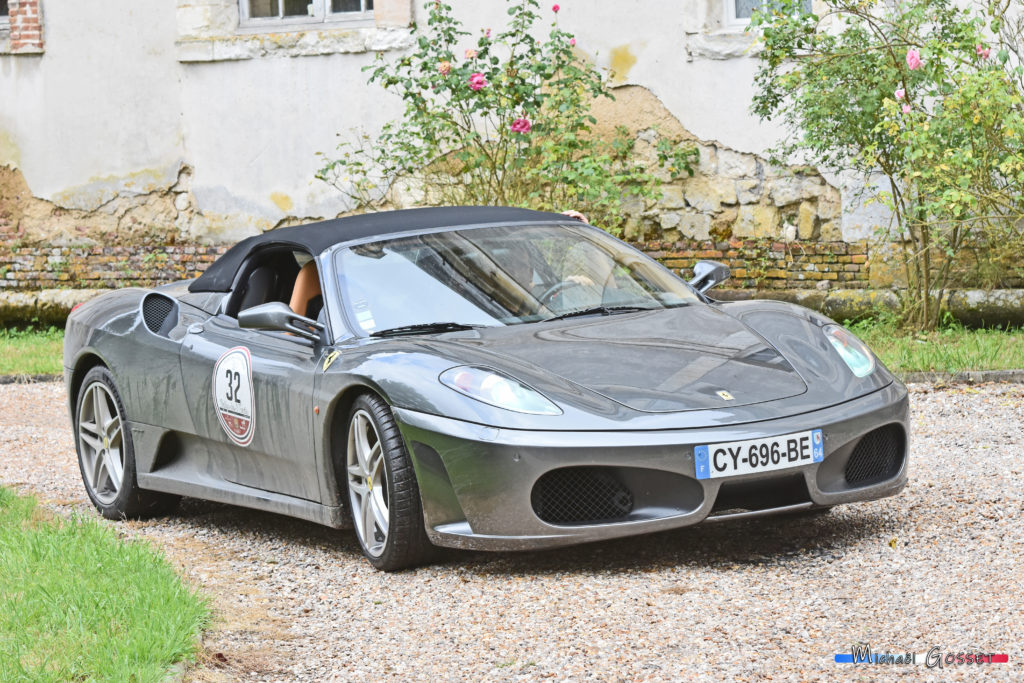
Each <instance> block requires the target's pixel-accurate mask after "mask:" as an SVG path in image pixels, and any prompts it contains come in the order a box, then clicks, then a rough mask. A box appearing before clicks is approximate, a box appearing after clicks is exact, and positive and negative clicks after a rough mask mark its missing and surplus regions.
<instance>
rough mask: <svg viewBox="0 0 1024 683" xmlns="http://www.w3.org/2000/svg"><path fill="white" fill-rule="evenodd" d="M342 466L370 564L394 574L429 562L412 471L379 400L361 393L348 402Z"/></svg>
mask: <svg viewBox="0 0 1024 683" xmlns="http://www.w3.org/2000/svg"><path fill="white" fill-rule="evenodd" d="M344 463H345V480H346V482H347V485H346V490H347V491H348V506H349V511H350V513H351V515H352V526H353V527H354V529H355V532H356V538H357V539H358V540H359V545H360V547H361V548H362V551H363V555H364V556H365V557H366V559H367V560H368V561H369V562H370V564H372V565H373V566H374V567H376V568H377V569H379V570H381V571H396V570H399V569H406V568H409V567H415V566H417V565H421V564H424V563H426V562H429V561H430V560H431V559H433V558H434V557H435V553H436V548H435V547H434V546H433V545H432V544H431V543H430V539H429V538H427V532H426V529H425V526H424V522H423V505H422V502H421V501H420V490H419V485H418V483H417V481H416V472H415V471H414V470H413V466H412V461H411V460H410V458H409V454H408V452H407V451H406V448H405V442H404V440H403V439H402V435H401V433H400V432H399V431H398V425H397V424H396V423H395V418H394V416H393V415H392V413H391V408H390V406H388V404H387V403H386V402H385V401H384V400H383V399H381V398H380V397H379V396H376V395H374V394H363V395H362V396H360V397H359V398H357V399H356V400H355V401H354V402H353V404H352V409H351V410H350V411H349V416H348V430H347V439H346V445H345V459H344ZM382 484H383V485H382Z"/></svg>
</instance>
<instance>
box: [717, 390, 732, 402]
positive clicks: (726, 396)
mask: <svg viewBox="0 0 1024 683" xmlns="http://www.w3.org/2000/svg"><path fill="white" fill-rule="evenodd" d="M717 393H718V396H719V398H721V399H722V400H723V401H733V400H735V399H734V397H733V395H732V394H730V393H729V392H728V391H726V390H725V389H722V390H721V391H719V392H717Z"/></svg>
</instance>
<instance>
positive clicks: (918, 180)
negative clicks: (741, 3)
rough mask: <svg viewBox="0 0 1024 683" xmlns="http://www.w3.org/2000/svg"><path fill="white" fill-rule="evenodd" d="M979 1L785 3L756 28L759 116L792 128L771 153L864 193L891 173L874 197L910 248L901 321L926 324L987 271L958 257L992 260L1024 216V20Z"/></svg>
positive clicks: (894, 236) (891, 231)
mask: <svg viewBox="0 0 1024 683" xmlns="http://www.w3.org/2000/svg"><path fill="white" fill-rule="evenodd" d="M982 4H983V5H984V6H985V7H984V11H982V12H978V11H976V10H971V9H964V8H962V7H961V6H960V5H962V3H957V2H954V0H905V1H903V2H899V3H878V2H863V1H861V0H824V2H823V5H824V6H825V9H826V10H827V11H826V12H823V13H822V14H821V16H822V17H823V19H821V20H819V19H818V18H816V17H812V16H811V15H809V14H807V13H802V12H800V11H799V7H797V6H796V5H795V4H794V2H793V0H784V1H783V0H780V2H779V7H780V11H779V12H773V13H771V14H765V13H758V15H757V16H756V17H755V19H754V21H753V22H752V23H753V24H754V25H756V26H758V27H760V30H761V32H762V42H763V44H764V50H763V51H762V53H761V55H760V58H761V66H760V68H759V72H758V75H757V80H756V83H757V87H758V93H757V94H756V95H755V97H754V101H753V107H752V108H753V111H754V112H755V113H757V114H758V115H759V116H760V117H761V118H764V119H781V121H782V122H783V123H784V124H785V126H786V128H787V129H788V130H789V137H788V138H787V140H786V141H785V142H784V143H783V144H781V145H779V146H778V148H777V149H776V150H774V154H773V156H774V157H775V158H776V159H779V160H780V161H781V160H785V159H786V158H787V157H788V156H790V155H792V154H794V153H798V154H800V155H802V156H803V157H805V158H810V159H811V160H813V161H814V162H816V163H817V164H819V165H821V166H825V167H832V168H836V169H853V170H856V171H860V172H861V173H862V174H863V175H864V177H865V179H866V181H867V185H868V187H871V186H872V185H876V184H877V183H876V182H875V181H876V180H877V179H878V178H879V177H882V178H885V180H886V182H885V183H884V186H885V192H884V193H881V192H880V193H878V195H877V197H876V199H877V200H879V201H882V202H883V203H885V204H886V205H887V206H888V207H889V208H890V209H891V210H892V212H893V217H894V220H893V222H892V223H891V224H890V225H889V226H888V228H885V229H883V235H882V237H883V240H884V241H889V242H895V243H896V244H898V245H901V246H902V247H905V248H904V249H903V257H904V266H905V267H906V279H907V285H908V286H909V288H910V289H909V294H910V296H908V298H907V300H908V301H909V302H910V303H909V305H908V309H907V310H906V311H905V314H906V316H907V320H908V321H910V322H911V323H912V324H915V325H919V326H922V327H931V326H933V325H935V324H936V322H937V320H938V311H939V303H940V301H941V298H942V296H943V294H944V292H945V291H946V289H947V287H948V286H950V284H951V283H953V282H956V281H958V280H959V281H965V280H964V278H967V279H970V278H971V277H980V276H979V275H978V274H977V273H980V270H979V269H975V273H974V274H973V275H972V273H971V272H969V271H970V266H969V264H968V263H967V261H966V260H965V259H964V258H962V253H963V252H964V250H966V249H968V248H969V249H971V250H982V251H987V252H988V253H989V255H990V256H995V255H997V254H998V253H999V251H1000V250H1001V249H1004V248H1005V245H1006V244H1008V243H1012V240H1011V241H1010V242H1007V240H1006V239H1005V236H1006V234H1007V233H1008V232H1012V233H1015V234H1016V235H1018V236H1019V235H1020V232H1021V229H1020V225H1021V224H1022V223H1021V221H1022V219H1024V185H1022V182H1021V181H1022V176H1024V174H1022V173H1020V169H1022V168H1024V144H1022V141H1024V106H1022V99H1021V94H1022V89H1024V83H1022V80H1021V73H1022V71H1021V70H1020V66H1019V65H1018V64H1015V63H1012V62H1013V60H1012V59H1011V55H1014V54H1022V53H1024V39H1022V36H1024V23H1022V22H1021V21H1019V20H1010V19H1007V18H1006V17H1005V16H1003V13H1002V12H1001V10H1000V9H999V3H998V2H996V1H995V0H985V2H983V3H982ZM773 7H774V5H773ZM986 17H993V18H991V19H989V18H986ZM1014 22H1016V23H1014ZM989 29H991V30H989ZM993 34H995V35H993ZM911 49H913V50H916V51H917V52H918V53H919V54H920V58H921V63H920V65H919V66H918V64H917V63H916V62H915V63H914V64H913V66H914V68H911V64H910V63H909V62H908V60H907V55H908V51H909V50H911ZM1018 242H1019V238H1018ZM976 260H977V261H978V262H980V261H981V259H976ZM991 260H996V261H998V260H999V259H998V258H993V259H991ZM988 272H989V274H988V275H985V278H988V279H987V280H986V281H988V282H991V281H992V279H991V277H990V275H991V271H988ZM976 281H977V280H976Z"/></svg>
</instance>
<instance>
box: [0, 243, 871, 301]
mask: <svg viewBox="0 0 1024 683" xmlns="http://www.w3.org/2000/svg"><path fill="white" fill-rule="evenodd" d="M634 246H636V247H638V248H640V249H641V250H643V251H645V252H646V253H648V254H649V255H651V256H653V257H654V258H656V259H658V260H659V261H661V262H662V263H664V264H665V265H666V266H668V267H669V268H671V269H673V270H675V271H678V270H680V269H682V274H683V276H684V277H687V276H689V274H690V269H691V268H692V267H693V264H694V263H696V262H697V261H699V260H700V259H714V260H716V261H722V262H723V263H726V264H728V266H729V267H730V268H731V269H732V273H733V278H732V280H731V282H730V283H728V286H730V287H744V288H756V289H803V288H813V287H816V286H818V284H819V283H820V282H822V281H826V282H831V284H832V286H835V287H842V288H844V289H858V288H864V287H867V286H868V266H867V258H868V257H867V252H868V246H867V244H866V243H852V244H847V243H846V242H829V243H823V242H775V241H772V240H741V239H732V240H730V241H728V242H710V241H707V242H701V241H696V240H691V241H681V242H641V243H636V244H635V245H634ZM226 249H227V247H223V246H222V247H210V246H182V245H175V246H169V247H162V248H159V249H154V248H149V247H78V248H76V247H51V248H45V249H39V248H28V247H23V248H17V249H12V248H9V247H3V246H0V291H4V290H6V291H12V290H38V289H51V288H58V287H67V288H75V289H78V288H82V289H89V288H104V287H109V288H117V287H130V286H140V285H141V286H150V285H154V284H162V283H166V282H173V281H175V280H184V279H187V278H192V277H196V276H197V275H199V274H200V273H202V272H203V271H204V270H206V268H207V266H209V265H210V264H211V263H213V262H214V261H215V260H216V259H217V257H219V256H220V255H221V254H223V253H224V251H225V250H226Z"/></svg>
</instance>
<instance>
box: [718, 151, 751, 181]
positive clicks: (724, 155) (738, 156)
mask: <svg viewBox="0 0 1024 683" xmlns="http://www.w3.org/2000/svg"><path fill="white" fill-rule="evenodd" d="M718 173H719V175H723V176H726V177H727V178H743V177H745V176H755V175H757V157H755V156H754V155H753V154H743V153H741V152H734V151H732V150H731V149H719V150H718Z"/></svg>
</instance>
